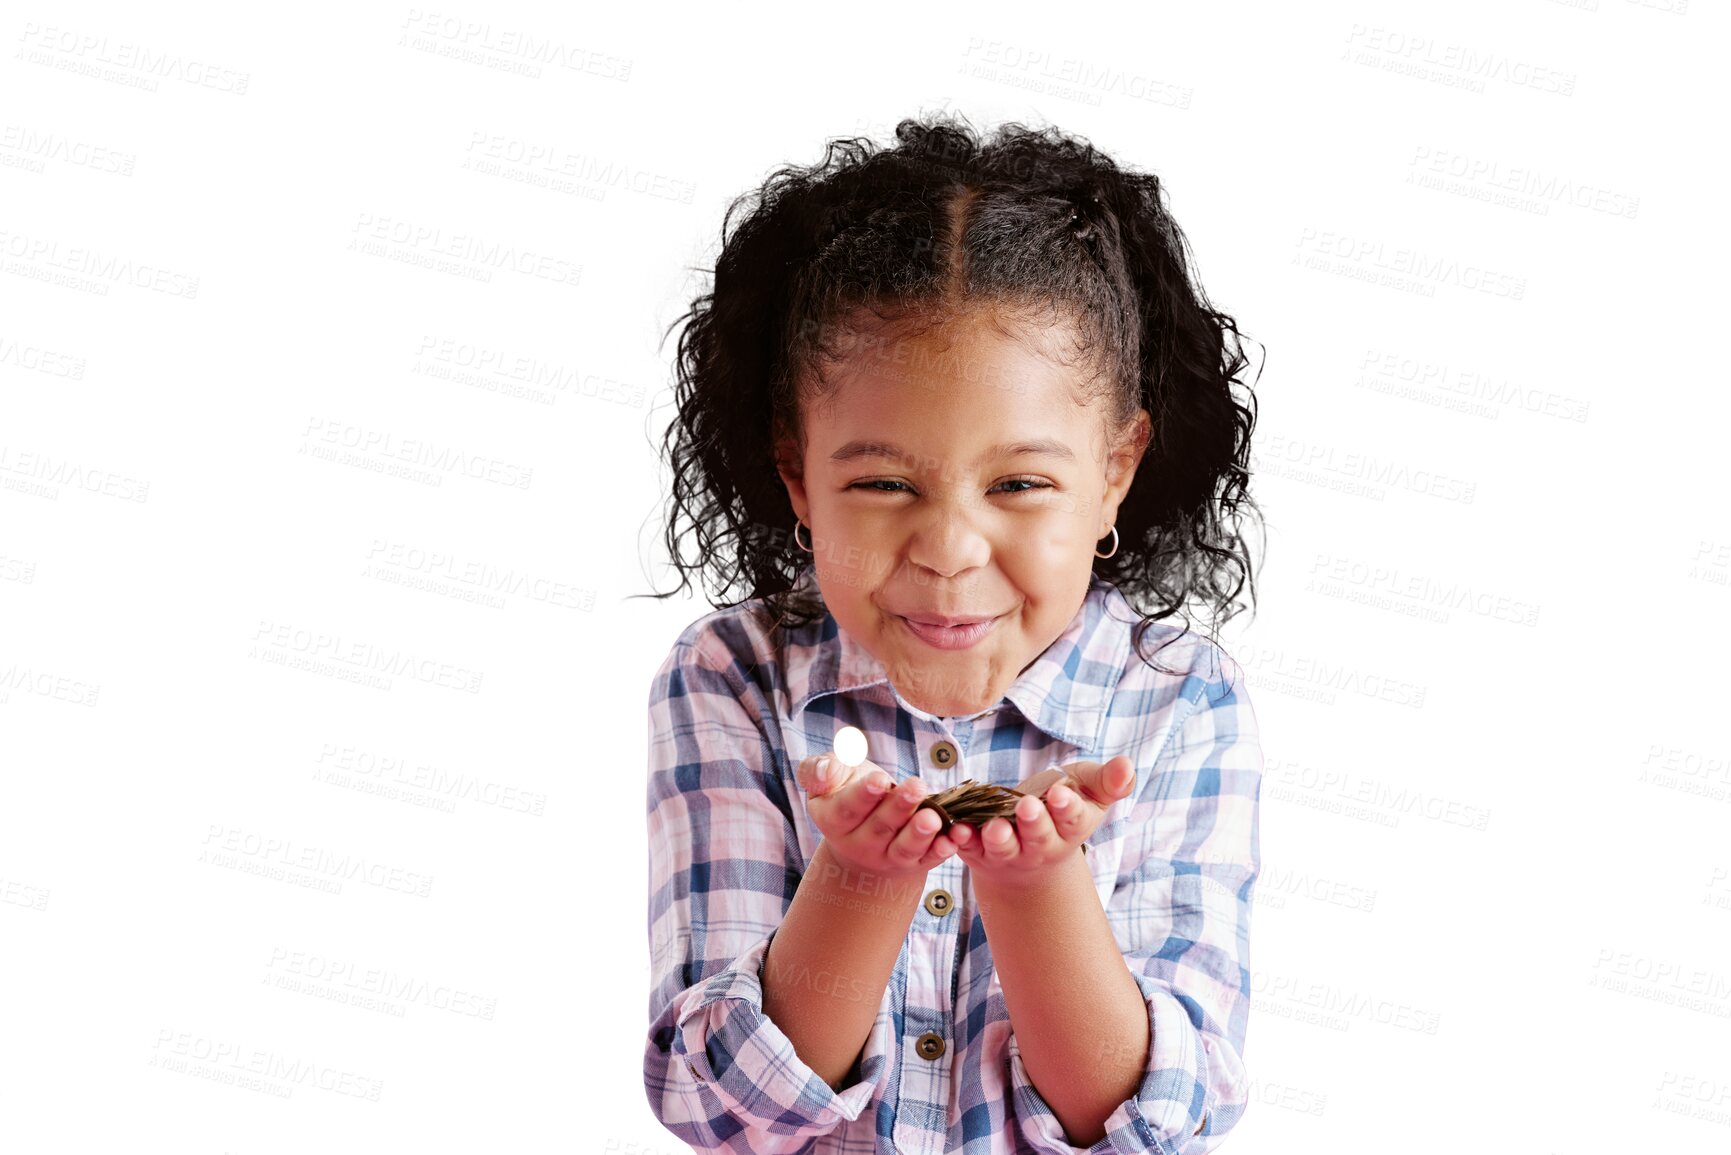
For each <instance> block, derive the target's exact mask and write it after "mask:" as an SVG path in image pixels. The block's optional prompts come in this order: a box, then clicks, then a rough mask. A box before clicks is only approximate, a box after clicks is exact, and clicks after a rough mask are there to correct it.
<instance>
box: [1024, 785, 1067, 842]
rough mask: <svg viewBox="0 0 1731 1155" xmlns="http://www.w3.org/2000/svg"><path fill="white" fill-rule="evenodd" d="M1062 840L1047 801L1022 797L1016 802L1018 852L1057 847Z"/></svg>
mask: <svg viewBox="0 0 1731 1155" xmlns="http://www.w3.org/2000/svg"><path fill="white" fill-rule="evenodd" d="M1062 841H1063V839H1062V837H1061V836H1060V835H1059V834H1058V830H1057V827H1056V826H1055V825H1054V824H1053V820H1052V815H1051V813H1050V812H1049V811H1048V809H1047V807H1046V804H1045V803H1043V802H1042V801H1040V799H1038V798H1022V799H1019V800H1018V801H1017V802H1016V842H1017V846H1018V849H1017V853H1018V854H1022V853H1026V852H1027V851H1030V850H1035V849H1040V850H1047V849H1056V848H1057V846H1058V844H1059V843H1060V842H1062Z"/></svg>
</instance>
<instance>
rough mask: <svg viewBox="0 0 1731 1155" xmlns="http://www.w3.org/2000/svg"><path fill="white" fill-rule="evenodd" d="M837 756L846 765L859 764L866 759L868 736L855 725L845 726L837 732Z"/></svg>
mask: <svg viewBox="0 0 1731 1155" xmlns="http://www.w3.org/2000/svg"><path fill="white" fill-rule="evenodd" d="M835 756H836V757H837V758H840V759H841V761H842V765H844V766H849V767H852V766H858V765H859V764H860V763H861V762H864V761H865V760H866V736H865V735H864V734H862V733H861V732H860V731H859V730H858V728H856V727H854V726H843V727H842V728H841V729H839V730H837V731H836V732H835Z"/></svg>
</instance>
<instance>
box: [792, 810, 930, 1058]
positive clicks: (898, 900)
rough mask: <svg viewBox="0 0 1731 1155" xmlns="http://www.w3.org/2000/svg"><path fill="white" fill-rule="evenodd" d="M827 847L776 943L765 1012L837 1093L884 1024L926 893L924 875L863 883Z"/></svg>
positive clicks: (816, 857) (815, 855) (815, 859)
mask: <svg viewBox="0 0 1731 1155" xmlns="http://www.w3.org/2000/svg"><path fill="white" fill-rule="evenodd" d="M828 849H829V844H828V843H827V842H821V843H819V844H818V848H817V850H816V852H814V853H813V854H812V859H811V867H810V869H808V870H807V871H806V872H805V877H804V878H803V879H801V880H800V884H799V893H797V894H796V895H794V898H793V905H792V906H791V907H789V908H788V911H787V915H786V916H785V917H784V918H783V919H782V921H781V929H780V930H778V931H776V932H775V936H774V938H773V939H772V940H771V942H770V945H769V953H768V955H767V956H766V957H765V958H764V961H763V1013H764V1014H766V1015H768V1016H769V1017H770V1019H771V1020H773V1021H774V1023H775V1025H776V1026H778V1027H780V1028H781V1029H782V1032H783V1033H784V1034H786V1035H787V1037H788V1038H789V1039H790V1040H792V1042H793V1046H794V1050H796V1051H798V1052H799V1057H800V1058H802V1059H804V1060H805V1062H806V1065H807V1066H809V1067H811V1069H812V1070H813V1071H816V1072H817V1074H818V1076H819V1077H820V1078H822V1079H823V1080H824V1082H826V1083H828V1084H829V1085H830V1086H831V1087H833V1088H835V1089H836V1090H838V1091H839V1090H843V1089H844V1084H843V1080H844V1079H847V1078H848V1076H849V1075H850V1074H852V1073H853V1069H854V1066H855V1060H856V1059H858V1058H859V1056H860V1053H861V1051H862V1049H863V1048H864V1046H865V1044H866V1042H867V1038H868V1036H869V1034H870V1032H871V1028H872V1023H873V1021H874V1020H875V1019H876V1018H877V1014H878V1006H879V1004H880V1003H882V1002H883V997H884V991H885V989H887V988H888V986H889V981H890V974H891V973H892V972H893V971H894V970H895V966H896V959H897V957H898V956H900V954H901V950H902V944H903V942H904V941H906V939H907V937H908V927H909V926H911V925H912V924H913V920H914V913H915V912H916V910H917V909H918V908H919V905H920V899H921V896H922V894H923V892H924V887H923V886H922V884H921V880H920V879H919V878H904V879H894V878H887V877H885V876H882V875H862V876H855V875H854V874H853V873H852V872H851V871H845V870H843V869H841V868H840V867H839V866H837V865H836V864H835V863H834V862H833V861H832V860H831V859H830V857H829V855H828V854H827V851H828ZM853 1081H854V1082H857V1081H858V1080H857V1077H856V1078H855V1079H854V1080H853Z"/></svg>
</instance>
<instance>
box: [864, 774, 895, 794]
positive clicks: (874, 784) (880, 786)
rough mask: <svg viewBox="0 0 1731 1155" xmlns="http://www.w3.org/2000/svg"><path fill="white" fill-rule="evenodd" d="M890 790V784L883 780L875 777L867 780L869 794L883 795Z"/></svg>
mask: <svg viewBox="0 0 1731 1155" xmlns="http://www.w3.org/2000/svg"><path fill="white" fill-rule="evenodd" d="M889 788H890V784H889V783H888V782H885V781H884V780H883V779H882V778H879V777H877V776H875V775H874V776H872V777H871V778H868V779H866V791H867V792H868V793H871V794H883V793H885V792H886V791H888V790H889Z"/></svg>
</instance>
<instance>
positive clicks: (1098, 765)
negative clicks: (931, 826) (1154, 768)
mask: <svg viewBox="0 0 1731 1155" xmlns="http://www.w3.org/2000/svg"><path fill="white" fill-rule="evenodd" d="M1060 769H1061V770H1062V771H1063V772H1064V774H1067V775H1068V776H1069V777H1068V778H1063V777H1062V776H1061V775H1059V774H1057V773H1053V772H1051V771H1046V770H1042V771H1041V772H1040V773H1039V774H1036V775H1034V776H1033V777H1031V778H1029V779H1028V780H1027V782H1025V783H1023V784H1022V786H1021V787H1018V789H1028V791H1029V792H1028V796H1027V797H1025V798H1022V799H1021V800H1020V801H1018V802H1017V803H1016V821H1015V822H1014V823H1013V824H1012V823H1011V822H1010V821H1009V819H1007V818H993V819H990V820H988V821H987V822H986V824H985V825H984V826H983V827H981V829H979V830H978V831H973V830H971V829H970V828H969V827H968V826H966V825H965V824H962V823H957V824H955V825H954V826H952V827H951V828H950V833H951V835H952V836H958V835H959V837H958V839H957V842H958V850H957V852H956V853H957V856H958V857H960V858H961V860H962V861H963V862H965V863H967V865H968V868H969V869H970V870H972V871H974V872H975V873H976V874H978V875H980V876H984V877H986V878H989V879H990V880H991V881H993V882H996V883H1000V884H1003V885H1009V886H1016V885H1020V884H1024V883H1026V882H1029V881H1031V880H1033V879H1035V878H1037V877H1038V876H1039V875H1040V873H1041V872H1042V871H1045V870H1048V869H1050V868H1051V867H1052V866H1053V865H1054V864H1056V863H1059V862H1062V861H1063V860H1064V859H1066V858H1068V857H1070V856H1071V855H1074V854H1076V853H1078V852H1077V849H1076V848H1077V847H1078V846H1080V845H1081V844H1082V843H1083V842H1086V841H1087V840H1088V837H1089V836H1090V835H1092V834H1093V833H1094V831H1095V829H1097V828H1098V827H1099V825H1100V821H1101V819H1103V818H1104V817H1105V816H1106V811H1107V810H1108V809H1109V808H1110V807H1111V805H1112V804H1113V803H1114V802H1117V801H1118V800H1119V799H1121V798H1127V797H1129V795H1130V791H1131V790H1132V789H1134V788H1135V785H1136V769H1135V767H1134V766H1133V765H1132V764H1131V761H1130V759H1128V758H1126V757H1125V756H1124V755H1122V754H1120V755H1118V756H1117V757H1115V758H1111V759H1109V760H1107V761H1105V762H1071V763H1068V764H1067V765H1065V766H1062V767H1060ZM1046 781H1050V782H1053V783H1054V784H1053V785H1051V786H1045V785H1043V783H1044V782H1046ZM1072 785H1073V786H1074V789H1072ZM1042 791H1043V794H1042V793H1041V792H1042Z"/></svg>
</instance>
